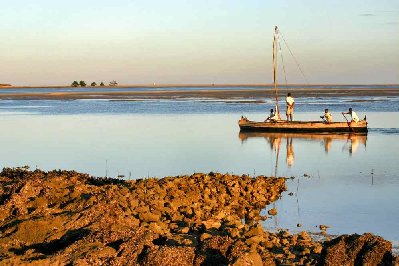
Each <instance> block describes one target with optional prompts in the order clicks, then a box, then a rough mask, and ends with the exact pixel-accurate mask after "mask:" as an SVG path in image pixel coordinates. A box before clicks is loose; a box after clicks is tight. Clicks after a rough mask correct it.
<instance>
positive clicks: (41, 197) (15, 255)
mask: <svg viewBox="0 0 399 266" xmlns="http://www.w3.org/2000/svg"><path fill="white" fill-rule="evenodd" d="M285 189H286V186H285V179H284V178H271V177H265V176H258V177H255V178H253V177H249V176H246V175H243V176H236V175H229V174H219V173H209V174H193V175H190V176H176V177H165V178H162V179H155V178H149V179H140V180H131V181H125V180H119V179H110V178H96V177H91V176H89V175H87V174H80V173H77V172H74V171H61V170H58V171H51V172H43V171H40V170H35V171H29V169H27V168H13V169H11V168H4V169H3V171H2V172H1V173H0V265H18V264H34V265H57V264H58V265H66V264H71V265H87V264H90V265H102V264H104V265H306V264H307V265H392V264H393V263H394V260H395V258H393V256H392V245H391V243H390V242H389V241H386V240H384V239H382V238H381V237H378V236H374V235H371V234H364V235H343V236H339V237H337V238H335V239H332V240H330V241H325V242H323V243H322V242H317V241H314V240H312V239H311V237H310V236H309V234H308V233H306V232H301V233H299V234H291V233H290V232H288V231H280V232H268V231H265V230H264V228H263V227H262V226H261V225H260V221H262V220H265V219H268V218H270V216H272V215H275V214H276V213H277V211H278V210H275V209H270V210H269V212H268V214H267V215H261V210H262V209H264V208H265V207H266V206H268V205H269V204H270V203H272V202H274V201H276V200H277V199H278V198H279V197H280V196H281V193H282V192H283V191H284V190H285Z"/></svg>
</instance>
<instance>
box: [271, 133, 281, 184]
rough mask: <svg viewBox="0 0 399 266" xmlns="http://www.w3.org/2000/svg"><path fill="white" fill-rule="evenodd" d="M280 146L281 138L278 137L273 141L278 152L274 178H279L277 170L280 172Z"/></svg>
mask: <svg viewBox="0 0 399 266" xmlns="http://www.w3.org/2000/svg"><path fill="white" fill-rule="evenodd" d="M280 145H281V138H279V137H277V138H274V139H273V148H274V149H275V151H276V164H275V166H274V176H275V177H277V170H278V157H279V154H280Z"/></svg>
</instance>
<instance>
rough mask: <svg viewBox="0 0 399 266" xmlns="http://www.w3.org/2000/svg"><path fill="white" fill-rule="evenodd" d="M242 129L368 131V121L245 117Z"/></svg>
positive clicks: (270, 130) (241, 121) (265, 130)
mask: <svg viewBox="0 0 399 266" xmlns="http://www.w3.org/2000/svg"><path fill="white" fill-rule="evenodd" d="M238 125H239V126H240V130H241V131H261V132H367V121H366V120H365V119H364V120H361V121H359V122H357V123H355V122H331V123H325V122H323V121H284V120H278V121H273V122H254V121H250V120H248V119H247V118H245V117H242V118H241V119H240V120H239V121H238Z"/></svg>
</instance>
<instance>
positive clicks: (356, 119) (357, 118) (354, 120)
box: [342, 108, 360, 123]
mask: <svg viewBox="0 0 399 266" xmlns="http://www.w3.org/2000/svg"><path fill="white" fill-rule="evenodd" d="M342 114H343V115H344V117H345V115H351V122H355V123H357V122H359V121H360V119H359V117H358V116H357V114H356V113H355V112H354V111H352V108H349V111H348V112H342Z"/></svg>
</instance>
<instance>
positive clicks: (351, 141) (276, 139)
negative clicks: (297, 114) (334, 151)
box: [239, 132, 367, 167]
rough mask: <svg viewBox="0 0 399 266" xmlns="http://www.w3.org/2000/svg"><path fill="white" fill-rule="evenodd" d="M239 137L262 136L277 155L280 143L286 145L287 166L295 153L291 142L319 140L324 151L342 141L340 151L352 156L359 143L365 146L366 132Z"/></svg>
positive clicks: (244, 135)
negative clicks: (334, 143)
mask: <svg viewBox="0 0 399 266" xmlns="http://www.w3.org/2000/svg"><path fill="white" fill-rule="evenodd" d="M239 138H240V140H241V141H242V142H245V141H246V140H247V139H249V138H264V139H266V141H267V142H268V143H269V144H270V149H271V150H274V151H275V152H276V153H277V155H278V153H279V151H280V148H281V143H285V146H286V163H287V166H288V167H291V166H292V165H293V164H294V159H295V153H294V145H293V143H294V142H295V141H296V140H298V141H299V140H301V142H303V141H311V142H320V144H321V145H322V146H323V147H324V151H325V153H328V152H329V151H330V150H331V144H332V143H333V142H343V145H342V151H348V153H349V155H350V156H352V154H354V153H355V152H356V151H357V149H358V147H359V146H360V145H363V146H364V147H366V143H367V133H340V134H339V133H335V134H329V133H319V134H314V133H313V134H312V133H271V132H240V133H239Z"/></svg>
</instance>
